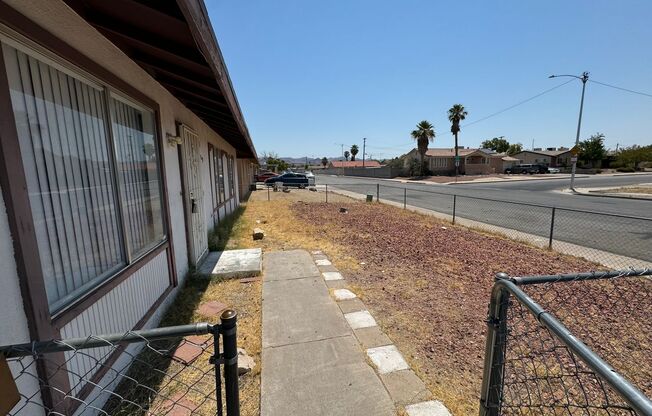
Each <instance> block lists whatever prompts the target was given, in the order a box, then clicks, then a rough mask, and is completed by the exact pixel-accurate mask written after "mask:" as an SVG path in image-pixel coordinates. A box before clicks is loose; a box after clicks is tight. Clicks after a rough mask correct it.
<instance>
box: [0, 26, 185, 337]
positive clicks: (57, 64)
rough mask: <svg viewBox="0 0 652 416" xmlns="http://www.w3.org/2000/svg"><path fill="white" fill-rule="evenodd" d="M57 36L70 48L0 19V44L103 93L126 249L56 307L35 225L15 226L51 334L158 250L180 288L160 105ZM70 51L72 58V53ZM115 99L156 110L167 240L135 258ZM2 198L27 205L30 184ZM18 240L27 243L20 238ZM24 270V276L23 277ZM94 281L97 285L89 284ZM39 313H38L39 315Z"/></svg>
mask: <svg viewBox="0 0 652 416" xmlns="http://www.w3.org/2000/svg"><path fill="white" fill-rule="evenodd" d="M55 40H56V42H55V43H57V46H61V47H62V49H66V50H65V51H64V52H63V53H60V52H59V51H58V50H57V49H56V48H52V49H53V50H57V52H53V51H52V50H51V49H48V48H47V47H45V46H42V45H41V44H40V43H37V42H36V41H34V40H32V39H31V38H27V37H25V35H23V34H22V33H18V32H16V31H14V30H13V29H12V28H10V27H8V26H7V25H5V24H3V23H2V19H0V43H5V44H7V45H8V46H10V47H12V48H15V49H17V50H19V51H21V52H23V53H25V54H27V55H28V56H31V57H33V58H35V59H37V60H38V61H41V62H42V63H44V64H46V65H48V66H51V67H52V68H54V69H56V70H58V71H60V72H62V73H64V74H66V75H68V76H71V77H72V78H75V79H77V80H79V81H80V82H83V83H86V84H88V85H89V86H91V87H94V88H97V89H99V90H101V91H102V95H103V97H102V107H103V108H102V112H103V114H104V115H105V116H106V123H105V124H106V125H105V130H106V131H105V135H106V146H107V149H108V150H109V152H108V153H109V156H110V159H111V168H112V171H111V177H112V179H113V181H114V186H113V188H114V189H113V193H114V195H115V196H116V199H117V204H116V206H115V209H116V211H117V214H118V218H119V221H120V226H121V228H120V230H118V231H119V233H120V235H121V240H122V241H121V249H122V250H123V251H124V263H123V264H120V265H119V266H116V267H115V268H114V269H112V270H111V271H109V272H106V276H104V277H102V278H101V279H100V278H98V277H99V276H98V277H95V278H93V279H92V280H91V281H90V282H89V287H88V288H85V289H84V290H80V291H79V292H78V293H75V292H74V291H73V292H71V293H70V294H66V295H65V296H63V297H62V298H61V299H66V298H67V297H70V299H67V300H66V302H65V303H63V304H62V305H58V303H60V302H59V301H57V302H54V303H53V304H54V305H57V306H56V308H51V307H50V303H49V302H48V300H47V294H46V293H45V283H44V278H43V269H42V265H41V261H40V254H39V249H38V246H37V245H36V244H33V241H32V240H33V239H35V238H36V236H35V235H34V234H33V233H34V231H33V225H32V226H31V228H32V230H30V231H28V232H27V233H23V232H20V231H19V232H14V231H13V230H12V236H13V238H14V239H19V240H23V239H24V240H27V243H26V244H27V246H28V250H26V251H25V252H23V253H21V254H20V255H16V256H15V259H16V263H17V266H18V267H19V269H21V268H25V269H31V270H32V273H27V272H24V273H19V277H20V278H21V279H26V280H28V282H26V285H27V286H28V287H27V288H26V289H25V290H26V291H27V293H28V295H29V296H28V299H29V300H31V302H32V303H34V310H35V312H34V315H35V317H33V318H32V319H34V320H36V321H39V322H37V323H35V326H37V328H38V329H37V332H38V333H41V334H45V333H50V332H49V331H50V330H51V329H54V328H61V327H63V326H64V325H65V324H66V323H68V322H70V321H71V320H72V319H74V318H75V317H77V316H78V315H79V314H81V313H82V312H83V311H84V310H86V309H87V308H89V307H90V306H92V304H93V303H95V302H96V301H97V300H99V299H100V298H102V297H103V296H104V295H106V294H107V293H108V292H109V291H110V290H111V289H113V288H114V287H116V286H117V285H119V284H120V283H121V282H123V281H124V280H126V279H127V278H128V277H129V276H131V275H132V274H133V273H134V272H136V271H138V270H139V269H140V268H142V266H144V265H145V264H146V263H147V262H149V261H150V260H151V259H152V258H154V257H155V256H156V255H158V254H160V253H161V252H162V251H167V258H168V270H169V275H170V288H171V287H173V286H176V284H177V278H176V274H175V273H176V272H175V270H176V267H175V266H174V255H173V253H172V251H173V250H172V236H171V230H170V213H169V202H168V193H167V181H166V175H165V163H164V162H165V159H164V146H163V144H164V143H163V140H162V134H161V122H160V106H159V105H158V103H156V102H155V101H154V100H152V99H150V98H149V97H147V96H146V95H144V94H143V93H142V92H140V91H139V90H137V89H135V88H133V87H131V86H129V84H126V83H124V81H122V80H121V79H120V78H117V77H115V76H113V74H111V73H109V72H108V71H105V70H103V69H101V67H100V66H99V65H97V64H95V63H94V62H93V61H91V60H89V59H88V58H85V57H82V58H80V59H77V58H78V56H77V55H74V54H72V53H71V51H70V50H69V49H70V48H69V47H68V46H67V44H65V43H62V42H61V41H59V40H58V39H55ZM58 42H61V43H58ZM75 52H76V51H75ZM69 53H70V54H72V55H74V56H72V57H71V56H70V54H69ZM80 56H81V55H80ZM80 60H81V61H85V62H82V63H80V62H79V61H80ZM88 67H92V68H94V69H97V71H94V72H105V74H104V75H106V74H110V75H111V76H106V77H103V76H102V74H100V75H97V76H96V75H93V74H91V72H89V71H88V70H87V69H85V68H88ZM0 77H2V80H1V83H2V84H3V85H2V87H3V88H4V87H5V86H6V87H7V88H9V85H8V80H7V69H6V65H5V62H4V59H0ZM111 98H114V99H116V100H118V101H122V102H124V103H125V104H127V105H130V106H133V107H134V108H136V109H139V110H141V111H148V112H151V114H152V127H153V132H152V134H153V137H154V143H155V146H156V157H157V171H158V180H159V183H158V191H159V193H160V196H161V198H160V200H161V201H160V203H161V220H162V227H163V238H162V239H161V240H159V241H158V242H156V243H153V244H152V245H151V246H150V247H148V248H147V249H146V250H143V251H142V252H140V253H138V255H136V256H133V257H132V255H131V252H130V247H129V244H128V241H127V239H128V237H127V233H126V232H125V231H126V230H127V229H128V227H127V226H126V223H125V219H124V207H123V203H124V201H122V200H121V198H120V188H119V182H120V181H121V179H120V174H119V171H118V168H117V165H116V147H115V140H114V133H113V128H112V124H113V118H112V116H111V111H110V100H111ZM6 99H7V101H8V103H9V106H8V108H5V107H7V106H6V105H3V106H0V118H5V119H7V118H11V119H12V120H11V121H9V122H8V123H5V122H7V121H8V120H3V123H2V124H11V126H12V127H13V128H10V129H8V130H9V134H8V136H10V137H9V140H16V142H15V143H16V148H17V154H18V155H19V156H20V158H22V154H21V152H20V148H19V147H18V142H17V139H18V132H17V129H16V126H15V123H14V121H13V117H14V112H13V105H12V103H11V99H10V98H9V96H7V97H6ZM2 104H4V103H2ZM6 146H7V144H6V143H1V142H0V149H3V151H4V149H5V147H6ZM9 146H11V143H10V144H9ZM3 162H4V164H5V165H8V163H6V159H5V160H0V163H3ZM12 166H16V167H19V169H20V171H21V172H24V165H23V162H22V159H20V160H18V161H15V163H12ZM5 168H6V167H5ZM12 180H13V179H12ZM6 188H13V189H11V190H10V189H6ZM7 193H9V194H10V197H9V198H7V197H6V195H7ZM15 194H20V195H15ZM23 194H24V195H23ZM3 196H4V200H5V201H4V202H5V206H6V209H7V210H8V211H9V205H10V204H12V203H14V200H21V201H20V204H19V205H21V206H24V205H25V204H24V202H25V201H22V200H23V196H25V197H27V188H26V187H24V189H21V187H13V186H9V187H5V186H3ZM26 202H27V204H26V205H27V207H30V204H29V200H28V197H27V201H26ZM17 206H18V205H17ZM12 208H13V207H12ZM21 214H22V215H21V216H22V217H23V218H25V219H27V220H28V221H29V223H31V224H33V223H34V220H35V219H34V217H33V214H32V211H31V209H29V210H27V212H22V213H21ZM30 234H31V235H30ZM17 243H20V244H24V243H23V242H22V241H20V242H17ZM19 262H23V263H26V262H30V263H34V264H33V265H30V266H29V267H27V266H25V265H20V264H18V263H19ZM21 274H24V275H23V276H21ZM25 275H27V276H25ZM100 276H101V275H100ZM91 282H93V284H90V283H91ZM82 287H83V286H82ZM73 294H74V296H73ZM24 297H25V296H24ZM25 300H27V299H25ZM37 311H40V312H37ZM44 312H45V313H44ZM36 316H38V318H37V317H36ZM48 317H49V319H48Z"/></svg>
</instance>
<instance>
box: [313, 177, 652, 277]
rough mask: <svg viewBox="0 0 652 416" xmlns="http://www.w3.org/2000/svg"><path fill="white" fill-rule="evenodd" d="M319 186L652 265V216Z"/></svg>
mask: <svg viewBox="0 0 652 416" xmlns="http://www.w3.org/2000/svg"><path fill="white" fill-rule="evenodd" d="M317 191H318V192H322V193H323V194H324V201H325V202H328V195H329V193H330V194H333V193H338V194H342V195H346V196H351V197H353V198H357V199H367V198H369V199H371V200H373V201H378V202H383V203H388V204H390V205H394V206H397V207H400V208H405V209H411V210H417V211H423V212H427V213H429V214H431V215H435V216H437V217H439V218H441V219H443V220H446V221H451V222H452V223H454V224H459V225H464V226H467V227H469V228H473V229H477V230H480V231H484V232H489V233H493V234H498V235H502V236H505V237H507V238H509V239H512V240H516V241H521V242H525V243H528V244H531V245H534V246H537V247H541V248H548V249H553V250H556V251H558V252H560V253H563V254H568V255H572V256H577V257H582V258H585V259H587V260H589V261H592V262H595V263H598V264H601V265H603V266H606V267H608V268H610V269H622V268H628V267H634V268H642V267H649V266H650V265H652V218H644V217H634V216H626V215H618V214H607V213H600V212H591V211H579V210H574V209H568V208H557V207H551V206H543V205H537V204H529V203H522V202H513V201H501V200H496V199H491V198H480V197H470V196H465V195H457V194H455V193H452V192H451V193H444V192H437V191H433V190H428V189H415V188H412V187H407V186H399V185H385V184H372V183H352V184H344V183H341V184H334V185H330V184H329V185H317Z"/></svg>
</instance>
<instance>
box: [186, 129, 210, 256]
mask: <svg viewBox="0 0 652 416" xmlns="http://www.w3.org/2000/svg"><path fill="white" fill-rule="evenodd" d="M180 130H181V137H182V139H183V143H182V145H181V148H182V157H181V164H182V173H183V174H182V177H183V185H184V186H183V199H184V205H185V212H186V229H187V234H188V257H189V259H190V262H191V263H192V264H193V265H196V264H198V263H199V262H200V260H201V258H202V257H203V256H204V254H206V253H207V252H208V238H207V234H206V223H205V218H204V191H203V188H202V181H201V155H200V149H201V146H200V141H199V136H197V133H195V132H194V131H193V130H191V129H190V128H188V127H187V126H185V125H181V126H180Z"/></svg>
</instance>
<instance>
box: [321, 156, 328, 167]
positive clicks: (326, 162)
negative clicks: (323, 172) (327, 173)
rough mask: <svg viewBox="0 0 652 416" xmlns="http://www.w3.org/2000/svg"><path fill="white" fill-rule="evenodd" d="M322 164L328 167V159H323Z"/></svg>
mask: <svg viewBox="0 0 652 416" xmlns="http://www.w3.org/2000/svg"><path fill="white" fill-rule="evenodd" d="M321 164H322V165H324V167H326V166H328V159H327V158H326V157H322V158H321Z"/></svg>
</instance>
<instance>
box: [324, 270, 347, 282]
mask: <svg viewBox="0 0 652 416" xmlns="http://www.w3.org/2000/svg"><path fill="white" fill-rule="evenodd" d="M322 276H324V280H342V279H344V277H343V276H342V274H341V273H340V272H323V273H322Z"/></svg>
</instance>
